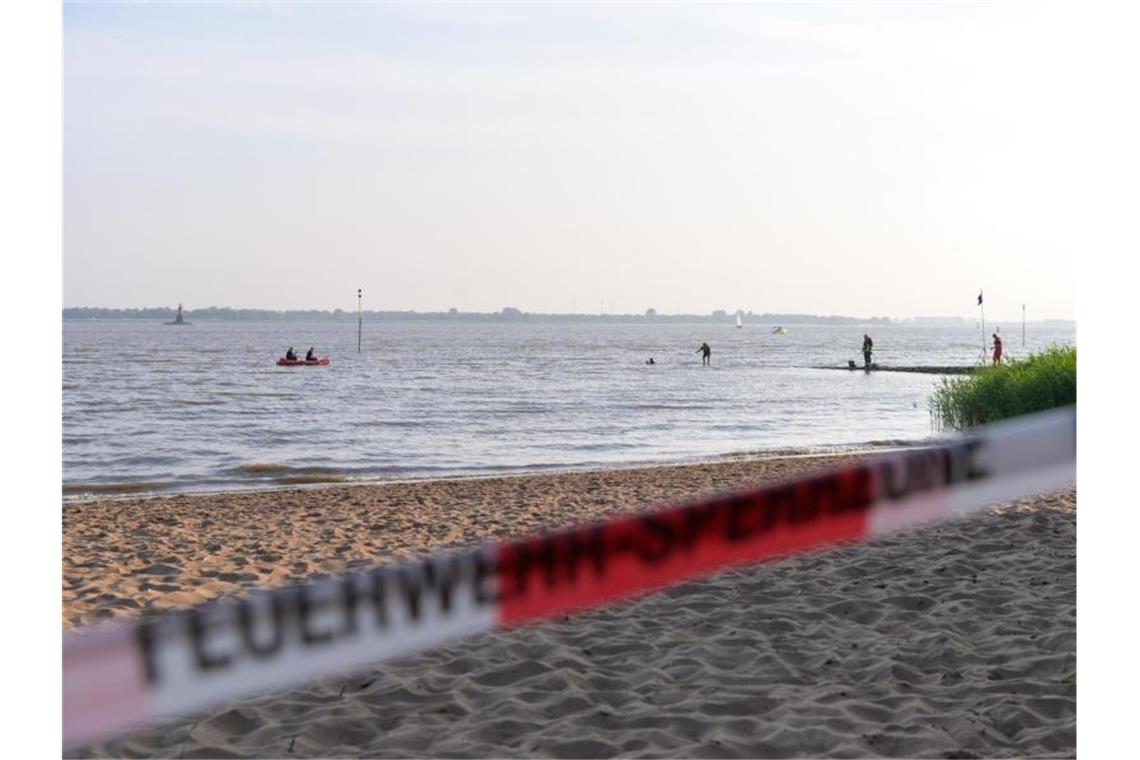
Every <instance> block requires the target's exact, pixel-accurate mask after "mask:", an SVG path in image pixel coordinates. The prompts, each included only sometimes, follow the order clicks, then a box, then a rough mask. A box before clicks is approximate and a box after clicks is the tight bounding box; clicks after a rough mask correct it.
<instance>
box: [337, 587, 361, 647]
mask: <svg viewBox="0 0 1140 760" xmlns="http://www.w3.org/2000/svg"><path fill="white" fill-rule="evenodd" d="M358 583H359V578H358V576H355V575H348V576H345V577H344V578H343V579H342V580H341V582H340V601H341V604H340V609H341V611H342V612H343V613H344V627H343V628H342V629H341V630H340V631H339V632H338V634H337V636H338V637H343V636H351V635H353V634H354V633H356V607H357V604H358V601H359V598H360V586H359V585H358Z"/></svg>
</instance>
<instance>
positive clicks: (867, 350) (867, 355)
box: [863, 333, 875, 367]
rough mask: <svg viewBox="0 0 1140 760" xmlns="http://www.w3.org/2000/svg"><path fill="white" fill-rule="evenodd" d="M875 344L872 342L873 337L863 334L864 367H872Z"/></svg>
mask: <svg viewBox="0 0 1140 760" xmlns="http://www.w3.org/2000/svg"><path fill="white" fill-rule="evenodd" d="M874 347H875V342H874V341H872V340H871V336H870V335H868V334H867V333H863V366H864V367H870V366H871V351H872V350H874Z"/></svg>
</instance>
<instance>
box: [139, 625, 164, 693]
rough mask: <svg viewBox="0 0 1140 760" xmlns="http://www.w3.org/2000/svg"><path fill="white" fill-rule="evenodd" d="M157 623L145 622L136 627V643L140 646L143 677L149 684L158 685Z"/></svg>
mask: <svg viewBox="0 0 1140 760" xmlns="http://www.w3.org/2000/svg"><path fill="white" fill-rule="evenodd" d="M155 626H156V624H155V623H152V622H151V621H149V620H144V621H142V622H141V623H139V624H138V625H137V626H136V627H135V641H136V642H137V643H138V645H139V656H140V657H141V658H142V665H143V675H144V676H145V677H146V682H147V683H149V684H155V683H158V666H157V664H156V663H155V661H154V647H155V641H154V640H155Z"/></svg>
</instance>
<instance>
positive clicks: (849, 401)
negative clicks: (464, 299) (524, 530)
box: [63, 320, 1075, 498]
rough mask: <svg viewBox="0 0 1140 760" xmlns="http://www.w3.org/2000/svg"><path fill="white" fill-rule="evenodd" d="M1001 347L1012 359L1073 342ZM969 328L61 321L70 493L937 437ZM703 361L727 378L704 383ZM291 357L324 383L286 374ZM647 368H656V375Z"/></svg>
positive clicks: (971, 349) (1015, 342) (968, 358)
mask: <svg viewBox="0 0 1140 760" xmlns="http://www.w3.org/2000/svg"><path fill="white" fill-rule="evenodd" d="M1017 327H1018V329H1017V330H1016V331H1009V330H1007V331H1006V334H1007V340H1006V345H1007V351H1008V352H1009V353H1011V354H1012V355H1013V356H1014V357H1017V356H1024V355H1025V354H1026V353H1028V352H1030V351H1033V350H1035V349H1037V348H1041V347H1044V346H1046V345H1048V344H1050V343H1069V344H1072V343H1075V331H1074V329H1073V327H1072V326H1063V325H1030V326H1029V329H1028V332H1027V336H1026V339H1027V340H1026V346H1025V348H1022V345H1021V339H1020V326H1017ZM865 331H869V332H871V334H872V337H873V338H874V340H875V360H876V361H877V362H880V363H882V364H885V365H969V364H974V363H976V362H977V361H978V359H979V353H980V349H981V346H980V344H981V338H980V335H979V332H978V330H976V329H975V328H973V327H972V326H971V327H969V328H967V327H962V328H946V327H916V326H909V325H890V326H880V325H876V326H874V327H873V328H863V327H859V326H843V327H839V326H807V325H792V326H789V327H788V332H787V334H785V335H775V334H773V333H772V330H771V326H769V325H747V324H746V325H745V326H744V327H743V328H742V329H736V328H735V327H733V326H732V325H710V324H689V325H666V324H629V325H622V324H558V323H547V324H519V323H497V324H475V323H462V322H449V321H445V320H440V321H434V322H427V321H425V322H375V323H366V324H365V326H364V341H363V351H362V352H361V353H359V354H358V353H357V325H356V323H355V321H348V320H345V321H318V320H310V321H305V320H297V321H232V322H227V321H204V320H203V321H200V322H197V323H195V324H194V325H192V326H187V327H170V326H165V325H162V324H156V323H149V322H142V321H137V320H107V321H65V322H64V329H63V432H64V437H63V473H64V484H63V488H64V494H65V495H66V496H69V497H72V498H76V497H85V496H89V495H92V494H108V493H110V494H115V493H139V492H144V493H147V492H157V493H166V492H176V491H203V490H230V489H242V488H264V487H267V486H281V485H295V484H304V483H319V482H339V481H352V480H371V479H380V478H407V477H424V476H440V475H453V474H486V473H496V472H520V471H528V470H536V469H554V468H584V467H597V466H619V465H629V464H637V463H649V462H677V461H688V460H694V459H700V458H705V457H713V456H719V455H725V454H734V453H743V452H756V451H780V452H787V451H792V452H802V453H810V452H817V451H824V450H833V449H846V448H864V447H867V446H876V445H892V444H897V443H899V442H911V441H917V440H921V439H924V438H926V437H928V436H930V435H931V433H932V432H933V431H932V425H931V419H930V415H929V412H928V407H927V401H928V398H929V396H930V393H931V391H932V389H933V388H934V387H935V385H936V384H937V383H938V382H939V377H938V376H933V375H922V374H902V373H887V372H881V373H871V374H866V373H863V372H836V371H828V370H821V369H813V368H812V367H815V366H818V365H836V366H840V365H846V363H847V361H848V360H849V359H855V360H857V361H859V362H860V363H861V361H862V360H861V357H860V354H859V348H860V345H861V342H862V335H863V332H865ZM702 342H708V343H709V344H710V346H711V347H712V364H711V366H709V367H703V366H701V360H700V356H699V355H698V354H697V353H696V349H697V347H698V346H699V345H700V344H701V343H702ZM289 345H293V346H295V347H296V348H297V350H298V351H299V352H301V353H303V352H304V351H305V350H306V349H307V348H308V347H309V346H310V345H311V346H315V347H316V349H317V352H318V353H319V354H320V355H322V356H323V355H328V356H330V357H331V358H332V363H331V365H329V366H327V367H292V368H282V367H277V366H275V360H276V359H277V357H278V356H281V355H283V354H284V352H285V349H286V348H287V347H288V346H289ZM651 356H652V357H653V358H654V359H655V361H656V364H655V365H653V366H648V365H646V364H645V363H644V362H645V361H646V360H647V359H648V358H649V357H651Z"/></svg>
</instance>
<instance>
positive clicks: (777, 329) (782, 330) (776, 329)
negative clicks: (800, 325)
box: [772, 327, 788, 335]
mask: <svg viewBox="0 0 1140 760" xmlns="http://www.w3.org/2000/svg"><path fill="white" fill-rule="evenodd" d="M772 334H773V335H787V334H788V331H787V329H785V328H783V327H773V328H772Z"/></svg>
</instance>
